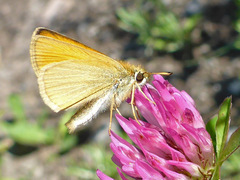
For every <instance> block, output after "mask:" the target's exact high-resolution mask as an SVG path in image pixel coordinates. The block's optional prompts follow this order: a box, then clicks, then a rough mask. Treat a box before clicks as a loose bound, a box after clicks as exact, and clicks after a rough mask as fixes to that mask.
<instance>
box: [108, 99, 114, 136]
mask: <svg viewBox="0 0 240 180" xmlns="http://www.w3.org/2000/svg"><path fill="white" fill-rule="evenodd" d="M114 104H115V102H114V96H113V98H112V102H111V106H110V122H109V127H108V134H109V136H111V128H112V115H113V106H114Z"/></svg>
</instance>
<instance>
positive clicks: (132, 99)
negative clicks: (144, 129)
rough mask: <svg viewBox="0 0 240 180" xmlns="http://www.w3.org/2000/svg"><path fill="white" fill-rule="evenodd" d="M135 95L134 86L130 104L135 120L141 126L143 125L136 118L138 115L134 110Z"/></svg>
mask: <svg viewBox="0 0 240 180" xmlns="http://www.w3.org/2000/svg"><path fill="white" fill-rule="evenodd" d="M134 94H135V86H134V85H133V87H132V97H131V102H130V104H131V106H132V113H133V116H134V119H135V120H136V121H137V123H138V124H139V125H141V124H140V122H139V121H138V120H137V116H136V113H135V110H134V106H135V105H134Z"/></svg>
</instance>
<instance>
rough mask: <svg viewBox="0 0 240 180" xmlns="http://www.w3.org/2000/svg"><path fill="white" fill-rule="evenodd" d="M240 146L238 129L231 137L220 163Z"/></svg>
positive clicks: (239, 131) (239, 130) (239, 129)
mask: <svg viewBox="0 0 240 180" xmlns="http://www.w3.org/2000/svg"><path fill="white" fill-rule="evenodd" d="M239 146H240V128H238V129H237V130H236V131H235V132H234V133H233V134H232V135H231V137H230V139H229V141H228V143H227V145H226V146H225V147H224V149H223V152H222V154H221V156H220V161H222V162H223V161H225V160H226V159H227V158H228V157H229V156H230V155H231V154H232V153H233V152H234V151H236V150H237V149H238V148H239Z"/></svg>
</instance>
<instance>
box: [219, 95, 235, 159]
mask: <svg viewBox="0 0 240 180" xmlns="http://www.w3.org/2000/svg"><path fill="white" fill-rule="evenodd" d="M231 100H232V98H231V97H230V98H226V99H225V100H224V102H223V103H222V105H221V107H220V110H219V113H218V120H217V124H216V156H217V160H218V159H219V157H220V154H221V152H222V150H223V148H224V146H225V143H226V141H227V135H228V130H229V124H230V109H231Z"/></svg>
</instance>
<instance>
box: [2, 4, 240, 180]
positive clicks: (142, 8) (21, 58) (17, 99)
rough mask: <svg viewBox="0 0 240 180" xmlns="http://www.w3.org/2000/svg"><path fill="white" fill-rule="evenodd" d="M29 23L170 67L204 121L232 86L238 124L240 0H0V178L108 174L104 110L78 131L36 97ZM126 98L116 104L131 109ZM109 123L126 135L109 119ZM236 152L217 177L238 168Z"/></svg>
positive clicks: (111, 168)
mask: <svg viewBox="0 0 240 180" xmlns="http://www.w3.org/2000/svg"><path fill="white" fill-rule="evenodd" d="M36 27H47V28H49V29H52V30H55V31H58V32H60V33H63V34H65V35H67V36H69V37H72V38H75V39H77V40H79V41H80V42H82V43H84V44H86V45H88V46H90V47H92V48H94V49H97V50H98V51H101V52H103V53H105V54H107V55H109V56H110V57H112V58H115V59H124V60H128V61H129V62H131V63H134V64H142V65H143V66H144V67H145V68H146V69H147V70H148V71H150V72H160V71H170V72H173V73H174V74H173V75H172V76H171V77H169V78H168V80H169V81H170V82H171V83H172V84H173V85H174V86H175V87H177V88H178V89H180V90H185V91H187V92H188V93H189V94H190V95H191V96H192V97H193V99H194V100H195V103H196V106H197V109H198V110H199V111H200V113H201V114H202V116H203V119H204V121H205V122H207V121H208V120H209V119H211V117H212V116H213V115H215V114H217V111H218V107H219V105H220V104H221V102H222V101H223V100H224V98H225V97H227V96H230V95H232V97H233V108H232V115H231V117H232V122H231V128H232V129H235V127H237V126H239V125H240V116H239V115H240V80H239V78H240V57H239V54H240V53H239V52H240V51H239V49H240V34H239V33H240V0H215V1H200V0H192V1H190V0H183V1H173V0H169V1H161V0H148V1H147V0H145V1H144V0H139V1H127V0H120V1H111V0H90V1H89V0H81V1H77V0H68V1H66V0H41V1H39V0H19V1H16V0H8V1H6V0H0V167H1V168H0V179H5V180H12V179H14V180H15V179H19V180H20V179H21V180H28V179H34V180H38V179H39V180H40V179H59V180H61V179H63V180H64V179H73V180H75V179H97V177H96V175H95V174H96V173H95V172H96V170H97V169H100V170H102V171H103V172H104V173H106V174H108V175H109V176H111V177H113V178H116V179H117V177H118V176H117V172H116V166H115V165H114V163H112V161H111V156H112V153H111V151H110V149H109V142H110V139H109V137H108V123H109V112H108V111H107V112H106V113H103V114H101V115H100V116H99V117H98V118H96V119H95V120H94V121H93V122H92V123H91V124H90V125H89V126H87V127H86V128H85V129H84V130H82V131H80V132H79V133H78V134H75V135H69V134H68V133H67V129H66V127H65V126H64V123H65V122H66V121H67V120H68V119H69V118H70V116H71V115H72V113H73V112H63V113H58V114H56V113H54V112H52V111H51V110H50V109H49V108H48V107H47V106H46V105H44V103H43V101H42V99H41V98H40V95H39V91H38V86H37V78H36V76H35V74H34V72H33V70H32V67H31V63H30V57H29V45H30V40H31V35H32V32H33V31H34V29H35V28H36ZM129 109H130V108H129V105H128V104H127V103H123V104H122V106H121V108H120V111H121V113H122V114H123V115H124V116H125V117H132V115H131V111H130V110H129ZM113 130H114V131H117V132H118V133H119V134H121V136H122V137H126V135H125V134H124V133H122V131H121V129H120V128H119V127H118V125H117V123H116V120H114V126H113ZM239 158H240V152H239V151H238V152H236V153H235V154H234V155H233V156H231V157H230V159H229V160H228V161H226V162H225V163H224V164H223V167H222V179H239V178H240V173H239V172H240V163H239V161H238V159H239Z"/></svg>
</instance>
